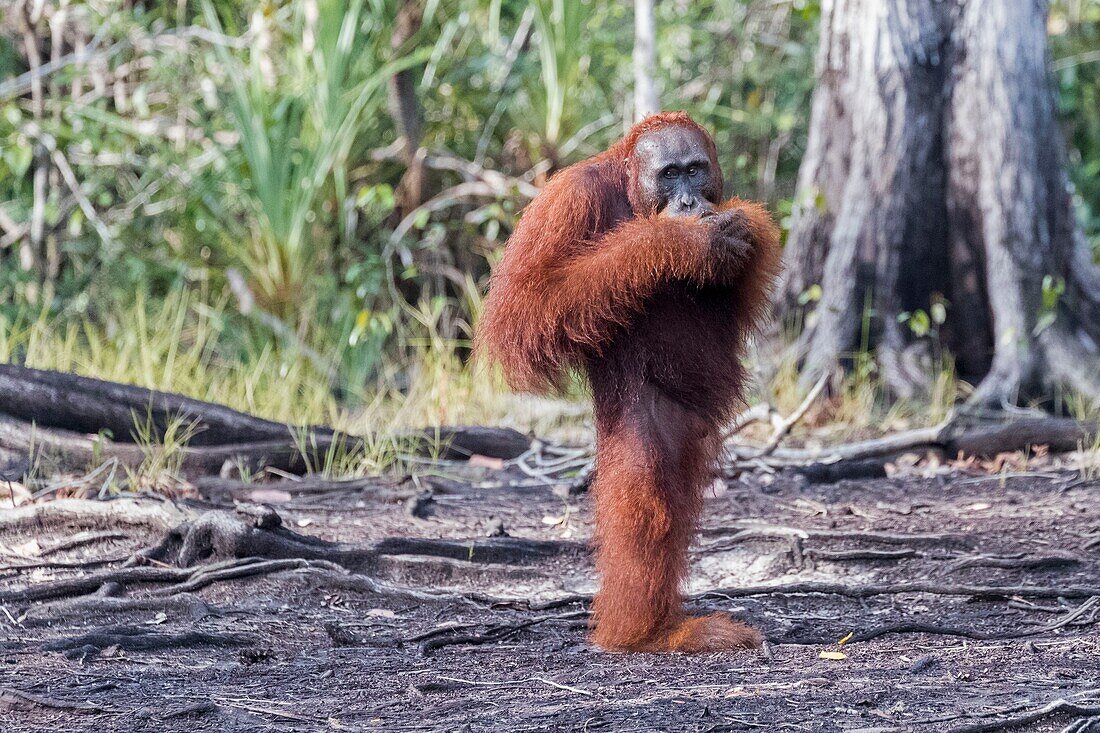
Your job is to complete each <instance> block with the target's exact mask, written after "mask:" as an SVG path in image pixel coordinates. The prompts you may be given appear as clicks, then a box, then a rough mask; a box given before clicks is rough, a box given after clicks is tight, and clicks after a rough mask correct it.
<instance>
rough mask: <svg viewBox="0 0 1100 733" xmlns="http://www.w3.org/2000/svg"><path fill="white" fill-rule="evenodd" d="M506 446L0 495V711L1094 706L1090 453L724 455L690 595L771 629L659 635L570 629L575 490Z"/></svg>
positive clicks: (581, 725) (493, 726)
mask: <svg viewBox="0 0 1100 733" xmlns="http://www.w3.org/2000/svg"><path fill="white" fill-rule="evenodd" d="M522 476H523V475H522V474H520V473H518V472H517V471H516V470H515V469H514V468H509V469H506V470H503V471H496V472H494V471H491V470H489V469H474V468H469V467H464V466H462V465H460V464H454V465H447V466H445V467H443V468H441V469H440V470H439V471H436V472H435V473H433V474H427V475H422V476H419V477H417V478H416V479H415V480H413V479H406V480H404V481H397V480H393V481H389V480H382V479H378V480H364V481H357V482H349V483H331V482H330V483H325V482H306V483H304V484H289V483H286V482H283V483H281V484H275V485H271V484H268V485H264V486H262V487H255V486H248V485H240V484H234V483H232V482H226V481H213V482H207V483H206V484H205V485H204V486H203V487H201V493H202V496H203V499H202V500H201V501H196V500H191V501H187V502H181V503H179V504H177V505H172V504H169V503H167V502H165V501H163V500H161V499H157V498H154V497H149V498H138V499H116V500H113V501H108V502H99V501H96V502H93V501H72V500H59V501H55V502H50V503H47V504H39V505H35V506H34V507H30V508H28V507H23V508H20V509H10V510H6V511H0V550H2V551H3V553H4V554H3V556H2V557H0V562H2V563H3V567H2V568H0V729H2V730H5V731H78V730H79V731H187V732H188V733H190V732H192V731H207V730H210V731H238V730H240V731H253V730H286V731H298V730H330V729H331V730H363V731H403V730H441V731H482V730H486V731H487V730H493V731H502V730H503V731H510V730H530V731H573V730H576V731H599V730H607V731H654V730H669V731H742V730H743V731H750V730H760V731H778V730H788V729H790V730H802V731H834V730H843V731H855V730H861V731H865V733H866V732H869V731H894V730H903V731H908V730H914V731H956V732H962V731H994V730H1036V731H1063V730H1065V731H1073V732H1074V733H1082V732H1083V731H1100V632H1098V630H1097V629H1098V625H1097V622H1098V621H1100V522H1098V519H1100V502H1098V499H1100V482H1092V481H1083V480H1081V479H1080V478H1079V477H1078V476H1077V475H1075V474H1074V475H1070V474H1065V475H1057V474H1043V475H1025V476H1020V477H1011V478H1004V479H1002V478H999V477H986V478H981V477H979V478H978V479H977V480H975V479H974V478H972V477H967V476H962V475H959V476H951V477H940V478H935V479H881V480H874V481H866V482H842V483H840V484H833V485H820V484H809V483H807V482H806V480H805V479H802V478H799V477H784V476H780V477H778V478H776V479H775V480H774V481H772V482H770V483H765V482H764V481H763V480H762V479H761V478H760V477H745V478H742V479H733V480H730V481H728V482H727V483H726V485H725V487H722V488H718V489H717V490H716V492H714V494H715V495H712V496H711V497H710V498H709V500H708V507H707V511H706V515H705V519H704V522H703V528H702V533H701V537H700V539H699V541H698V543H697V547H696V550H695V558H694V559H695V563H694V570H693V574H692V578H691V584H690V588H689V592H690V593H691V594H692V600H691V602H690V605H691V606H692V607H694V608H695V609H696V610H698V611H700V612H703V611H709V610H724V611H729V612H732V613H733V614H735V615H736V616H738V617H739V618H742V619H745V620H747V621H749V622H751V623H752V624H754V625H756V626H758V627H759V628H761V629H762V630H763V631H764V632H765V634H766V635H767V637H768V639H769V645H768V647H767V648H766V649H765V650H764V651H762V652H760V653H741V654H712V655H702V656H680V655H617V654H607V653H604V652H601V651H599V650H597V649H595V648H593V647H592V646H591V645H590V644H589V643H588V642H587V641H586V638H585V625H586V616H585V614H586V610H587V602H586V600H585V599H586V597H587V595H588V594H590V593H591V592H592V590H593V589H594V587H595V579H594V577H593V572H592V568H591V563H590V560H589V557H588V553H587V550H586V543H587V540H588V532H589V525H590V522H589V507H588V500H587V498H586V496H584V495H583V494H577V493H570V491H569V489H568V487H565V486H558V487H554V486H546V485H537V484H538V483H539V482H538V481H537V480H532V479H528V480H522V478H521V477H522ZM523 484H536V485H523ZM257 488H262V490H263V491H262V493H259V494H256V493H253V492H254V491H255V490H256V489H257ZM284 492H285V493H284ZM263 502H267V503H269V504H270V505H271V506H272V507H273V508H274V510H275V512H277V514H275V513H273V512H271V511H269V510H264V509H262V508H259V507H258V506H256V505H257V504H259V503H263ZM235 503H236V507H237V508H235ZM280 518H281V526H280ZM180 522H186V524H184V525H183V526H182V528H181V529H180V530H179V531H178V532H176V533H175V534H174V535H170V534H169V533H168V529H169V528H171V527H173V526H175V525H177V524H179V523H180ZM504 535H507V536H504ZM166 538H167V539H166ZM307 538H322V539H323V540H327V541H329V542H316V541H311V540H309V539H307ZM403 538H415V539H417V540H418V541H410V540H409V539H403ZM444 540H450V541H444ZM32 541H33V542H32ZM332 543H336V544H332ZM148 548H153V549H151V550H149V549H148ZM143 549H146V550H147V551H146V552H145V553H144V554H143V555H142V556H141V558H140V559H139V561H138V562H136V563H135V562H133V561H131V563H130V567H124V566H123V565H124V561H126V560H127V558H130V557H131V555H133V553H135V552H137V551H139V550H143ZM255 556H260V557H262V558H263V559H248V558H252V557H255ZM242 558H244V559H242ZM181 564H182V565H187V566H189V567H188V568H187V569H181V568H180V565H181ZM81 579H83V580H81ZM66 580H75V581H78V582H69V583H63V582H62V581H66ZM773 585H774V587H769V586H773ZM849 634H851V635H852V637H851V639H850V640H849V641H848V642H847V643H845V644H843V645H840V644H839V643H838V642H839V641H840V640H841V639H842V638H844V637H846V636H848V635H849ZM822 652H842V653H843V654H844V655H846V656H845V658H843V659H828V658H821V657H820V655H821V653H822Z"/></svg>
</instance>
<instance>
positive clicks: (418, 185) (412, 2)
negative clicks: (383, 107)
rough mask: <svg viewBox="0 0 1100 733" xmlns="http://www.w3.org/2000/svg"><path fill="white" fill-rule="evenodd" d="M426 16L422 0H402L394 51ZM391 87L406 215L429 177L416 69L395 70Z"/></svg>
mask: <svg viewBox="0 0 1100 733" xmlns="http://www.w3.org/2000/svg"><path fill="white" fill-rule="evenodd" d="M423 19H424V17H423V8H422V7H421V3H420V2H419V0H401V3H400V7H399V9H398V11H397V18H396V20H395V21H394V27H393V35H392V36H391V37H390V46H391V47H392V48H393V50H394V51H396V52H401V51H402V50H404V48H405V45H406V44H407V43H408V42H409V41H410V40H411V39H412V38H413V36H415V35H416V34H417V32H418V31H419V30H420V25H421V23H422V22H423ZM388 91H389V107H390V115H391V116H392V117H393V121H394V124H395V125H396V126H397V132H398V134H400V135H401V157H402V158H403V159H404V162H405V173H404V175H403V176H401V181H400V182H399V183H398V185H397V192H396V199H397V206H396V208H397V213H398V216H399V217H403V216H405V215H406V214H408V213H409V212H411V211H413V210H414V209H416V208H417V207H418V206H420V205H421V204H422V203H424V199H425V195H424V194H425V186H426V178H427V168H426V167H425V165H424V155H425V151H423V150H421V148H420V140H421V138H422V137H423V135H424V121H423V118H422V115H421V111H420V100H419V99H417V96H416V71H415V70H413V69H403V70H402V71H399V72H397V73H396V74H394V75H393V76H392V77H390V80H389V89H388Z"/></svg>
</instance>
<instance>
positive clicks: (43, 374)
mask: <svg viewBox="0 0 1100 733" xmlns="http://www.w3.org/2000/svg"><path fill="white" fill-rule="evenodd" d="M0 412H3V413H4V414H6V415H9V416H11V417H13V418H15V419H17V420H22V421H24V422H33V423H35V424H36V425H38V426H39V427H47V428H62V429H64V430H68V431H71V432H75V433H93V434H95V433H100V432H102V431H108V432H109V433H110V435H109V437H110V438H111V439H112V440H114V441H116V442H119V443H132V442H136V440H135V438H134V430H135V424H136V423H145V422H147V423H149V425H150V427H151V429H152V432H151V436H150V437H152V438H153V439H155V440H161V439H163V437H164V434H165V431H166V430H167V429H168V427H169V425H170V424H171V423H172V422H173V421H177V422H178V421H182V422H183V423H184V424H189V425H191V426H193V431H194V435H193V436H192V437H191V439H190V440H189V441H188V444H189V445H191V446H206V445H226V444H230V443H256V442H266V441H283V442H286V441H287V440H288V438H289V437H290V436H291V433H292V431H293V432H301V431H302V430H303V429H304V430H305V431H307V432H309V433H312V434H315V435H319V436H331V435H333V432H334V431H333V430H332V428H329V427H325V426H321V425H310V426H306V427H305V428H290V427H288V426H286V425H284V424H282V423H277V422H272V421H271V420H264V419H262V418H259V417H256V416H254V415H249V414H247V413H244V412H239V411H237V410H234V409H232V408H229V407H226V406H224V405H218V404H214V403H212V402H203V401H202V400H196V399H192V398H190V397H184V396H183V395H178V394H173V393H171V392H160V391H157V390H150V389H145V388H143V387H135V386H132V385H128V384H118V383H115V382H107V381H104V380H102V379H92V378H90V377H81V376H78V375H76V374H66V373H63V372H54V371H46V370H43V369H30V368H28V367H23V366H18V365H16V364H0Z"/></svg>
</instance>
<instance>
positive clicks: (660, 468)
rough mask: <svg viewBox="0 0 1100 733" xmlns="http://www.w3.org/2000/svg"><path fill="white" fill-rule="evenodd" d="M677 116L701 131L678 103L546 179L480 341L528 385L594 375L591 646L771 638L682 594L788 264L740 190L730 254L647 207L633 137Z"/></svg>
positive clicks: (707, 230)
mask: <svg viewBox="0 0 1100 733" xmlns="http://www.w3.org/2000/svg"><path fill="white" fill-rule="evenodd" d="M669 125H680V126H685V127H691V128H694V129H697V130H702V128H700V127H699V126H698V125H696V123H695V122H693V121H692V120H691V119H690V118H689V117H688V116H687V115H685V114H683V113H663V114H660V115H653V116H651V117H649V118H647V119H645V120H643V121H642V122H640V123H638V125H636V126H635V127H634V128H633V129H632V130H631V131H630V133H629V134H628V135H627V136H626V137H625V138H623V140H621V141H619V142H618V143H616V144H615V145H613V146H612V147H611V148H609V149H608V150H607V151H605V152H603V153H601V154H599V155H597V156H595V157H593V158H590V159H588V160H586V161H584V162H581V163H578V164H576V165H574V166H571V167H569V168H566V169H565V170H563V171H561V172H560V173H558V174H557V175H556V176H554V177H553V178H551V179H550V181H549V182H548V183H547V185H546V188H545V189H544V190H543V192H542V193H541V194H540V195H539V196H538V197H537V198H536V199H535V200H534V201H533V202H532V203H531V204H530V205H529V206H528V207H527V209H526V210H525V211H524V212H523V215H522V216H521V218H520V221H519V224H518V226H517V227H516V230H515V232H514V233H513V235H512V238H511V239H510V240H509V242H508V245H507V247H506V248H505V252H504V258H503V260H502V261H501V263H500V265H499V266H498V267H497V269H496V271H495V272H494V273H493V277H492V281H491V284H490V289H489V295H488V297H487V298H486V303H485V312H484V314H483V316H482V320H481V324H480V327H479V332H478V339H477V349H478V351H479V352H480V353H482V354H483V355H485V356H487V357H489V358H492V359H495V360H497V361H499V362H500V363H501V365H502V367H503V369H504V374H505V377H506V378H507V379H508V381H509V383H510V384H511V385H512V387H513V388H515V389H518V390H529V391H546V390H550V389H553V388H556V387H560V386H562V384H563V382H564V379H565V376H566V374H567V373H568V370H570V369H580V370H582V371H583V372H584V373H585V375H586V376H587V378H588V382H589V385H590V386H591V389H592V396H593V402H594V407H595V418H596V455H597V458H596V481H595V486H594V494H595V501H596V564H597V569H598V570H599V572H600V574H601V577H602V586H601V589H600V592H599V593H598V594H597V596H596V599H595V602H594V606H593V632H592V638H593V640H594V641H595V642H596V643H597V644H599V645H600V646H602V647H604V648H607V649H614V650H623V651H682V652H699V651H708V650H719V649H722V650H728V649H742V648H747V647H753V646H756V645H758V644H759V642H760V636H759V634H757V632H755V631H754V630H752V629H750V628H749V627H747V626H744V625H742V624H740V623H738V622H736V621H732V620H731V619H729V618H728V617H726V616H724V615H721V614H716V615H710V616H705V617H701V618H691V617H689V616H687V615H686V614H685V613H684V611H683V607H682V598H681V595H680V587H681V584H682V581H683V579H684V576H685V574H686V572H687V551H688V546H689V544H690V542H691V539H692V536H693V535H694V531H695V523H696V519H697V517H698V514H699V511H700V508H701V506H702V491H703V487H704V486H705V485H706V484H707V483H708V477H709V476H710V472H711V470H712V467H713V464H714V461H715V460H716V459H717V455H718V451H719V449H720V442H721V438H720V436H721V432H720V427H721V425H722V423H723V422H724V421H725V420H727V419H728V418H729V417H730V416H731V414H732V412H733V411H734V409H736V407H737V406H738V405H739V404H740V401H741V397H742V388H743V384H744V382H745V377H746V375H745V371H744V368H743V367H742V365H741V363H740V357H741V355H742V351H743V346H744V342H745V340H746V338H748V337H749V336H750V335H751V334H752V332H753V331H754V330H755V329H756V328H757V326H758V324H759V323H760V320H761V318H762V317H763V315H764V312H765V309H766V306H767V303H768V300H769V295H770V292H771V289H772V286H773V284H774V281H775V278H776V276H777V274H778V271H779V254H780V248H779V235H778V229H777V227H776V226H775V224H774V222H773V221H772V219H771V217H770V216H769V215H768V213H767V211H765V209H764V208H763V207H762V206H760V205H759V204H755V203H751V202H747V201H742V200H740V199H731V200H730V201H727V202H725V203H724V204H722V205H721V206H720V207H719V210H727V209H740V210H741V211H742V212H743V214H744V216H745V218H746V220H747V221H746V224H747V226H746V230H747V234H746V239H747V240H748V241H749V244H750V245H751V249H750V253H749V254H748V256H747V257H742V258H740V259H731V258H729V257H723V256H722V255H723V253H721V252H716V251H715V248H714V245H713V243H712V229H711V227H710V226H709V225H708V223H707V221H706V220H705V219H678V218H663V217H661V216H658V215H654V214H653V213H652V212H639V211H635V208H634V205H633V204H632V201H636V200H637V198H636V197H635V196H634V195H633V186H634V182H633V178H632V176H633V175H634V173H633V172H634V170H636V166H635V161H634V160H633V158H632V156H633V153H634V146H635V144H636V143H637V140H638V138H639V137H641V135H643V134H645V133H646V132H650V131H653V130H656V129H660V128H662V127H665V126H669ZM704 132H705V131H704ZM707 140H708V141H709V147H710V149H711V156H712V158H713V159H714V160H712V163H713V167H714V169H715V170H716V171H718V170H719V168H718V164H717V160H716V154H715V152H714V151H713V141H710V136H709V135H707ZM719 175H720V174H719Z"/></svg>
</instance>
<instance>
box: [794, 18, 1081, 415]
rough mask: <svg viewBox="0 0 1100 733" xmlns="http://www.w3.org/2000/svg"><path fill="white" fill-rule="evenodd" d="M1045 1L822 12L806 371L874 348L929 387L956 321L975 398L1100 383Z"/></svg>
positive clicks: (807, 222) (797, 230) (799, 273)
mask: <svg viewBox="0 0 1100 733" xmlns="http://www.w3.org/2000/svg"><path fill="white" fill-rule="evenodd" d="M1046 13H1047V6H1046V3H1045V2H1043V1H1042V0H1020V1H1019V2H1010V3H1005V2H1001V1H1000V0H946V1H943V0H908V1H906V2H903V1H902V0H826V1H825V2H824V3H823V4H822V33H821V47H820V49H819V51H818V59H817V77H818V82H817V89H816V90H815V93H814V101H813V109H812V113H811V114H812V117H811V132H810V140H809V145H808V149H807V152H806V156H805V158H804V159H803V163H802V168H801V170H800V171H799V200H798V201H797V202H796V204H797V205H796V207H795V211H794V219H793V226H792V230H791V235H790V239H789V242H788V248H787V268H788V270H787V275H786V278H785V282H784V287H783V289H782V292H781V300H782V302H781V308H782V309H783V311H784V312H785V313H786V314H787V316H788V317H790V318H791V319H792V320H794V321H796V322H797V321H799V320H801V321H802V323H803V325H804V329H803V332H802V336H801V338H800V340H799V343H798V346H799V348H800V349H801V353H800V356H801V358H802V363H803V375H804V379H805V380H806V381H807V382H812V381H813V380H815V379H816V378H817V376H818V375H819V374H820V373H822V372H823V371H829V370H833V369H835V368H836V366H837V365H838V364H840V363H842V362H843V361H844V360H845V359H847V358H849V357H850V356H851V354H853V353H857V352H860V351H863V350H867V351H870V352H871V353H873V354H874V355H875V356H876V358H877V364H878V367H879V370H880V374H881V377H882V378H883V380H884V382H885V384H886V385H887V386H888V387H889V388H890V389H891V391H892V392H893V393H894V394H895V395H897V396H911V395H913V394H915V393H918V392H919V391H921V389H922V388H923V387H925V386H926V382H927V376H928V374H929V369H928V368H927V367H928V364H929V360H928V359H927V358H926V357H927V356H928V352H929V351H930V346H931V345H932V341H931V339H930V338H928V337H925V336H924V335H923V333H922V332H923V331H924V330H926V328H927V327H929V326H931V328H932V330H933V331H936V330H937V326H938V321H939V320H940V318H939V316H940V315H942V314H944V313H946V316H947V318H946V322H945V323H943V324H942V328H939V329H938V336H939V339H940V340H941V341H940V342H941V343H942V345H943V346H944V347H946V348H948V349H949V350H950V351H951V352H952V353H953V354H955V356H956V366H957V369H958V371H959V374H960V376H962V377H963V378H965V379H968V380H972V381H974V382H980V384H979V386H978V389H977V391H976V393H975V400H977V401H980V402H982V403H987V404H1005V403H1008V402H1014V401H1017V400H1019V399H1023V398H1036V397H1048V396H1051V395H1052V394H1053V393H1055V392H1056V391H1057V390H1058V389H1060V388H1061V387H1066V386H1068V387H1071V388H1074V389H1077V390H1079V391H1082V392H1085V393H1087V394H1090V395H1092V396H1096V395H1100V379H1098V376H1097V372H1096V367H1097V365H1098V364H1100V361H1098V359H1097V343H1100V271H1098V270H1097V268H1096V267H1095V265H1094V264H1093V262H1092V256H1091V253H1090V252H1089V251H1088V250H1087V247H1086V244H1085V241H1084V238H1083V236H1082V235H1081V233H1080V230H1079V229H1078V228H1077V227H1076V225H1075V222H1074V219H1073V210H1072V201H1071V189H1070V186H1069V183H1068V179H1067V177H1066V175H1065V172H1064V169H1063V150H1062V139H1061V134H1060V130H1059V128H1058V123H1057V119H1056V117H1055V109H1054V101H1053V97H1052V94H1051V91H1050V87H1049V85H1048V80H1047V76H1046V61H1047V49H1046ZM815 286H816V287H815ZM1063 287H1064V290H1063V289H1062V288H1063ZM1059 292H1062V295H1061V297H1058V298H1056V297H1055V296H1056V295H1057V293H1059ZM918 312H919V313H920V314H922V316H921V319H919V321H918V320H916V319H913V318H912V317H910V319H908V320H907V319H906V314H910V316H912V314H916V313H918ZM918 326H919V327H918Z"/></svg>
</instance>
